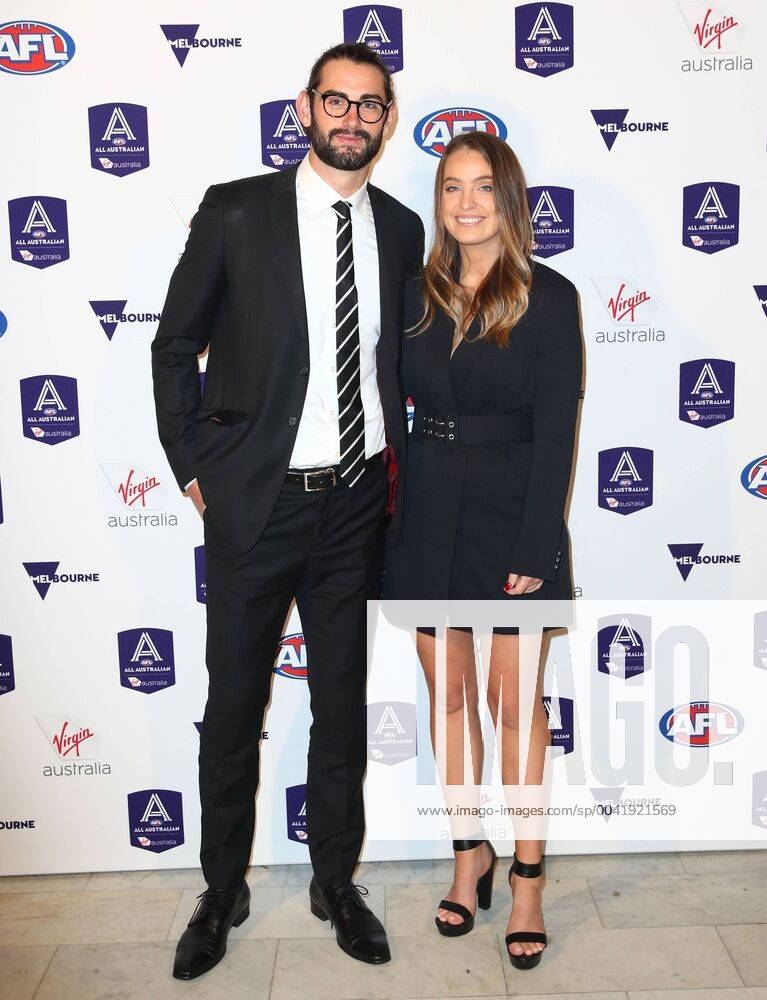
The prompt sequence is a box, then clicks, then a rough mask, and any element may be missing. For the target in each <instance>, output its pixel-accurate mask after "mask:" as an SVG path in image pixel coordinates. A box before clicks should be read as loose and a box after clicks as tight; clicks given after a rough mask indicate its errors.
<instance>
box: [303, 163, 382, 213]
mask: <svg viewBox="0 0 767 1000" xmlns="http://www.w3.org/2000/svg"><path fill="white" fill-rule="evenodd" d="M296 187H297V189H298V192H299V195H300V197H301V198H302V200H303V207H304V208H305V209H306V211H307V212H308V213H309V215H319V213H320V212H324V211H325V210H326V209H328V208H331V207H332V206H333V205H335V203H336V202H337V201H348V202H349V203H350V204H351V206H352V208H353V209H356V211H357V212H361V211H362V208H363V205H364V202H365V199H366V198H367V190H368V182H367V180H365V181H363V183H362V184H361V186H360V187H358V188H357V190H356V191H355V192H354V194H350V195H347V196H346V197H342V196H341V195H340V194H339V193H338V191H336V190H335V188H332V187H331V186H330V185H329V184H328V182H327V181H325V180H323V178H322V177H320V175H319V174H318V173H317V171H316V170H315V169H314V167H313V166H312V165H311V163H310V162H309V154H308V153H307V155H306V156H305V157H304V158H303V160H302V161H301V162H300V164H299V165H298V170H297V171H296Z"/></svg>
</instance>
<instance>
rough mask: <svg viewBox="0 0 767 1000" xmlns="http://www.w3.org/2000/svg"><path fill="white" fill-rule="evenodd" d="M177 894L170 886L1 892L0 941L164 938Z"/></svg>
mask: <svg viewBox="0 0 767 1000" xmlns="http://www.w3.org/2000/svg"><path fill="white" fill-rule="evenodd" d="M179 895H180V893H179V892H177V891H176V890H171V889H153V890H148V889H147V890H145V891H144V892H143V893H142V894H141V896H140V897H137V894H136V892H135V891H106V892H84V891H79V892H34V893H32V892H30V893H9V894H8V895H5V896H0V941H3V942H4V943H5V944H29V945H37V944H91V943H93V944H98V943H101V944H103V943H107V942H128V941H132V942H138V941H163V940H165V939H166V938H167V936H168V929H169V927H170V925H171V921H172V920H173V915H174V914H175V912H176V908H177V907H178V902H179ZM139 898H140V905H137V899H139Z"/></svg>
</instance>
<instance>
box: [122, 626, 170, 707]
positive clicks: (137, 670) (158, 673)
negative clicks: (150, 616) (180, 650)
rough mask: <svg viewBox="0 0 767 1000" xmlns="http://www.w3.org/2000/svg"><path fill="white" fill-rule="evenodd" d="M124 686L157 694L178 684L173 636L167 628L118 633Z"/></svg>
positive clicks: (126, 630)
mask: <svg viewBox="0 0 767 1000" xmlns="http://www.w3.org/2000/svg"><path fill="white" fill-rule="evenodd" d="M117 655H118V659H119V663H120V684H121V685H122V687H124V688H128V689H129V690H130V691H137V692H138V693H139V694H154V693H155V692H156V691H164V690H165V688H169V687H172V686H173V685H174V684H175V683H176V666H175V657H174V654H173V633H172V632H171V631H170V629H166V628H149V627H145V628H128V629H125V630H124V631H122V632H118V633H117Z"/></svg>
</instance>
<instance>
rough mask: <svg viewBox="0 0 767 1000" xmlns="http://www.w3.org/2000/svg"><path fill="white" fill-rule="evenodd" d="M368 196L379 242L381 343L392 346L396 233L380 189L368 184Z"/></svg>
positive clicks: (377, 241)
mask: <svg viewBox="0 0 767 1000" xmlns="http://www.w3.org/2000/svg"><path fill="white" fill-rule="evenodd" d="M368 196H369V198H370V206H371V208H372V209H373V221H374V223H375V227H376V243H377V244H378V288H379V300H380V324H381V337H380V340H379V344H380V345H381V346H382V347H385V346H386V345H389V346H391V337H392V331H393V330H394V315H393V309H394V299H395V289H394V281H395V278H396V271H395V269H394V268H395V260H394V257H395V254H396V247H395V246H394V240H393V236H394V234H393V233H392V229H391V225H390V219H389V213H388V210H387V208H386V205H385V204H384V203H383V200H382V199H381V197H380V191H379V189H378V188H377V187H374V186H373V185H372V184H368ZM394 333H396V331H394Z"/></svg>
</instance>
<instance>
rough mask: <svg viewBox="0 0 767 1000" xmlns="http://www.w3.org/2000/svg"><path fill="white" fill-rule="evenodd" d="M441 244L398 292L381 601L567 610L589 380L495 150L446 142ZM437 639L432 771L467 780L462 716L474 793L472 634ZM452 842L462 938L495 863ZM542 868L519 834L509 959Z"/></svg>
mask: <svg viewBox="0 0 767 1000" xmlns="http://www.w3.org/2000/svg"><path fill="white" fill-rule="evenodd" d="M434 232H435V239H434V245H433V247H432V249H431V251H430V254H429V258H428V260H427V263H426V266H425V269H424V271H423V272H422V273H421V274H419V275H416V276H412V277H409V278H408V279H407V284H406V287H405V324H404V325H405V334H404V336H403V338H402V347H401V374H402V384H403V391H404V395H405V396H406V397H407V396H409V397H411V398H412V400H413V403H414V406H415V415H414V421H413V429H412V432H411V434H410V436H409V444H408V456H407V463H406V468H405V470H404V473H403V474H404V493H403V508H402V522H401V529H400V533H399V537H398V539H397V541H396V544H395V543H393V542H391V541H390V543H389V544H388V546H387V554H386V568H385V575H384V589H383V596H384V598H387V599H397V600H417V599H463V600H479V599H483V600H506V599H508V598H511V599H515V600H518V599H522V600H531V599H545V600H556V599H566V600H569V599H570V598H572V590H573V587H572V577H571V570H570V535H569V531H568V528H567V524H566V523H565V520H564V508H565V501H566V497H567V492H568V485H569V480H570V473H571V466H572V459H573V453H574V445H575V431H576V420H577V410H578V401H579V397H580V388H581V377H582V346H581V334H580V322H579V311H578V298H577V292H576V289H575V286H574V285H573V284H572V283H571V282H570V281H569V280H568V279H567V278H565V277H563V276H562V275H561V274H559V273H558V272H557V271H555V270H553V269H552V268H550V267H547V266H546V265H544V264H541V263H538V262H536V261H533V260H532V259H531V256H530V254H531V252H532V246H533V241H532V226H531V221H530V213H529V208H528V205H527V198H526V185H525V180H524V175H523V172H522V169H521V167H520V165H519V162H518V161H517V158H516V156H515V155H514V153H513V152H512V150H511V149H510V148H509V147H508V146H507V145H506V144H505V143H504V142H502V141H501V140H500V139H498V138H496V137H495V136H492V135H488V134H485V133H470V134H465V135H462V136H460V137H456V138H454V139H453V140H452V141H451V142H450V143H449V145H448V146H447V148H446V149H445V153H444V154H443V157H442V160H441V161H440V166H439V169H438V171H437V177H436V179H435V230H434ZM553 627H556V626H553ZM550 630H551V627H550V628H547V629H546V631H550ZM493 633H494V634H493V641H492V653H491V657H490V668H489V677H488V690H487V695H488V704H489V707H490V711H491V712H492V714H493V719H494V721H496V720H497V711H498V706H499V703H500V709H501V714H502V718H503V721H504V727H505V726H506V725H508V718H507V713H516V716H515V719H514V722H513V724H512V729H513V728H514V727H515V726H517V725H518V713H519V707H518V705H519V698H518V697H517V694H516V692H517V683H518V674H519V646H518V643H519V636H518V629H516V628H503V627H498V628H496V629H494V630H493ZM446 642H447V678H446V689H447V690H446V697H447V705H446V706H445V712H446V714H445V727H446V757H445V764H444V767H445V773H444V774H442V775H441V776H442V779H443V781H444V782H445V783H446V788H445V791H446V794H447V792H448V787H447V786H448V785H452V784H455V783H458V782H461V781H462V780H463V774H464V745H463V744H464V739H463V734H464V711H466V712H467V713H468V731H469V744H470V759H471V764H470V765H469V766H470V768H471V770H472V772H473V776H474V782H475V783H476V784H477V785H478V784H479V782H480V776H481V773H482V736H481V724H480V719H479V712H478V685H477V680H476V670H475V662H474V646H473V640H472V637H471V633H470V630H469V629H457V628H450V629H448V630H447V633H446ZM545 647H546V643H545V641H544V644H543V648H544V649H545ZM417 649H418V654H419V658H420V660H421V663H422V665H423V668H424V672H425V675H426V680H427V684H428V686H429V690H430V695H431V700H432V713H431V724H432V741H433V742H434V740H435V728H434V727H435V710H434V709H435V705H434V701H435V671H436V666H435V636H434V629H433V628H431V629H428V628H422V629H418V634H417ZM542 682H543V667H542V665H539V668H538V674H537V677H536V678H535V683H534V685H533V686H534V687H535V696H534V703H533V709H532V728H531V734H530V747H529V755H528V767H527V770H526V774H525V778H524V779H522V781H523V782H525V783H530V784H536V783H540V782H542V776H543V769H544V764H545V758H546V747H547V746H548V745H549V731H548V722H547V719H546V715H545V711H544V708H543V705H542V702H541V695H542ZM528 689H529V690H530V691H532V687H531V686H530V685H528ZM520 692H521V688H520ZM519 697H521V693H520V695H519ZM437 717H440V718H441V717H442V716H441V715H440V716H437ZM504 735H505V734H504ZM512 744H515V741H512V740H506V741H505V745H503V746H502V750H501V755H502V775H503V781H504V784H513V783H517V782H518V781H519V777H518V770H519V767H518V764H519V760H518V752H517V748H516V745H514V746H512ZM468 753H469V747H467V748H466V754H467V756H468ZM454 829H455V826H454ZM453 846H454V849H455V852H456V870H455V879H454V881H453V885H452V887H451V890H450V892H449V893H448V894H447V896H446V898H445V899H443V900H442V901H441V903H440V908H439V910H438V912H437V917H436V923H437V927H438V929H439V930H440V933H442V934H446V935H450V936H456V935H459V934H463V933H467V932H468V931H470V930H471V928H472V926H473V923H474V913H473V910H474V905H473V904H474V903H475V902H478V905H480V906H485V905H489V902H490V889H491V886H492V875H493V866H494V864H495V852H494V850H493V848H492V846H491V845H490V843H489V842H488V841H486V840H454V841H453ZM541 855H542V841H540V840H525V841H523V840H520V839H517V842H516V851H515V861H514V864H513V865H512V869H511V870H510V872H509V878H510V881H511V885H512V892H513V899H514V906H513V909H512V914H511V918H510V920H509V927H508V930H509V934H508V935H507V946H508V948H509V956H510V959H511V961H512V963H513V964H514V965H515V966H517V967H518V968H531V967H532V966H533V965H535V964H537V963H538V961H539V960H540V957H541V951H542V949H543V948H544V947H545V944H546V935H545V933H544V928H543V917H542V911H541V887H542V881H543V879H542V877H540V876H541V874H542V866H541V863H540V862H541ZM517 876H521V877H517Z"/></svg>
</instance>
